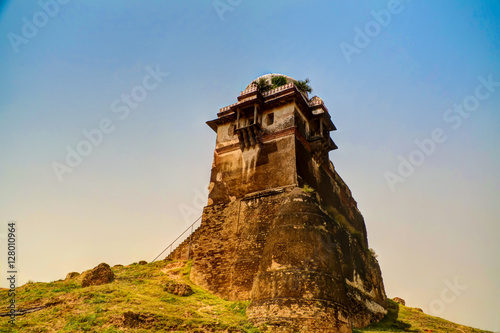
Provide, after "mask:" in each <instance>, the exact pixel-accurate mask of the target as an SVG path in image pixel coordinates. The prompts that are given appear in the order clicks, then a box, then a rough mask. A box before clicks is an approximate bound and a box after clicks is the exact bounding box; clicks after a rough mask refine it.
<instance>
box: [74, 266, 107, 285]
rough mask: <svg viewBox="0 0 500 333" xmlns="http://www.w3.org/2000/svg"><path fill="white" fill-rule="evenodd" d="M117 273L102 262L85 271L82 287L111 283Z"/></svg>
mask: <svg viewBox="0 0 500 333" xmlns="http://www.w3.org/2000/svg"><path fill="white" fill-rule="evenodd" d="M114 278H115V274H114V273H113V271H112V270H111V267H109V265H108V264H106V263H101V264H99V265H98V266H97V267H94V268H93V269H91V270H90V271H86V272H85V273H83V279H82V287H88V286H98V285H101V284H106V283H110V282H112V281H113V280H114Z"/></svg>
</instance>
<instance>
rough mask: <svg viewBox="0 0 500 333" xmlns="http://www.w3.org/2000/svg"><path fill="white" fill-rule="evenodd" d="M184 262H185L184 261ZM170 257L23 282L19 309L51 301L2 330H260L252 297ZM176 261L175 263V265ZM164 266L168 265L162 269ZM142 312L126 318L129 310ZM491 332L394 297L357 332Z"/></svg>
mask: <svg viewBox="0 0 500 333" xmlns="http://www.w3.org/2000/svg"><path fill="white" fill-rule="evenodd" d="M179 264H180V263H179ZM165 266H166V263H165V262H164V261H160V262H156V263H153V264H147V265H138V264H132V265H129V266H125V267H123V266H115V267H113V271H114V272H115V281H114V282H112V283H110V284H106V285H102V286H91V287H86V288H82V287H80V284H81V276H80V277H79V278H74V279H71V280H64V281H63V280H61V281H55V282H50V283H40V282H39V283H28V284H26V285H24V286H21V287H19V288H17V307H18V309H27V308H34V307H37V306H41V305H49V306H48V307H46V308H44V309H43V310H40V311H36V312H32V313H27V314H25V315H21V316H18V317H17V319H16V324H15V326H12V325H11V324H9V323H8V318H7V317H0V332H108V333H111V332H134V333H135V332H248V333H252V332H253V333H257V332H260V331H259V330H258V329H256V328H254V327H253V326H252V325H251V324H249V323H248V321H247V318H246V315H245V310H246V307H247V305H248V302H229V301H225V300H223V299H220V298H218V297H216V296H213V295H211V294H210V293H208V292H207V291H205V290H203V289H202V288H200V287H198V286H196V285H194V284H192V283H191V282H190V281H189V279H188V275H189V269H190V266H189V265H187V266H184V267H183V266H182V265H181V264H180V265H178V266H180V267H175V264H171V265H170V269H169V270H165ZM172 266H174V267H172ZM162 269H163V271H162ZM170 280H177V281H179V282H185V283H187V284H189V285H190V286H191V287H192V288H193V290H194V294H193V295H190V296H186V297H180V296H175V295H171V294H169V293H167V292H166V291H164V290H163V287H164V285H165V284H166V282H167V281H170ZM7 302H8V299H7V291H5V290H2V291H1V292H0V312H5V309H6V307H7V304H8V303H7ZM129 311H132V312H133V313H135V314H136V315H138V314H140V317H139V319H138V320H131V321H130V320H129V321H124V315H123V314H124V313H126V312H129ZM386 331H391V332H429V331H432V332H438V333H439V332H486V331H480V330H476V329H472V328H468V327H464V326H461V325H457V324H453V323H450V322H447V321H445V320H443V319H440V318H436V317H431V316H428V315H425V314H423V313H421V312H418V311H417V310H415V309H412V308H408V307H404V306H398V305H397V304H396V303H394V302H391V307H390V311H389V314H388V315H387V316H386V318H385V319H384V320H383V321H382V322H380V323H379V324H376V325H373V326H370V327H368V328H365V329H363V330H355V332H386Z"/></svg>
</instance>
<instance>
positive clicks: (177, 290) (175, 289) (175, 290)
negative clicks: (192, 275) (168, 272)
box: [164, 281, 193, 296]
mask: <svg viewBox="0 0 500 333" xmlns="http://www.w3.org/2000/svg"><path fill="white" fill-rule="evenodd" d="M164 290H165V291H166V292H169V293H171V294H173V295H177V296H189V295H192V294H193V289H191V287H190V286H189V285H187V284H185V283H181V282H175V281H168V282H167V283H166V284H165V289H164Z"/></svg>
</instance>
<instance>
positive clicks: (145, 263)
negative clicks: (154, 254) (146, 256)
mask: <svg viewBox="0 0 500 333" xmlns="http://www.w3.org/2000/svg"><path fill="white" fill-rule="evenodd" d="M147 264H148V262H147V261H146V260H141V261H139V265H147Z"/></svg>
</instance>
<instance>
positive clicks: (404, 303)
mask: <svg viewBox="0 0 500 333" xmlns="http://www.w3.org/2000/svg"><path fill="white" fill-rule="evenodd" d="M392 300H393V301H394V302H396V303H398V304H401V305H406V302H405V300H404V299H402V298H399V297H394V298H393V299H392Z"/></svg>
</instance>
